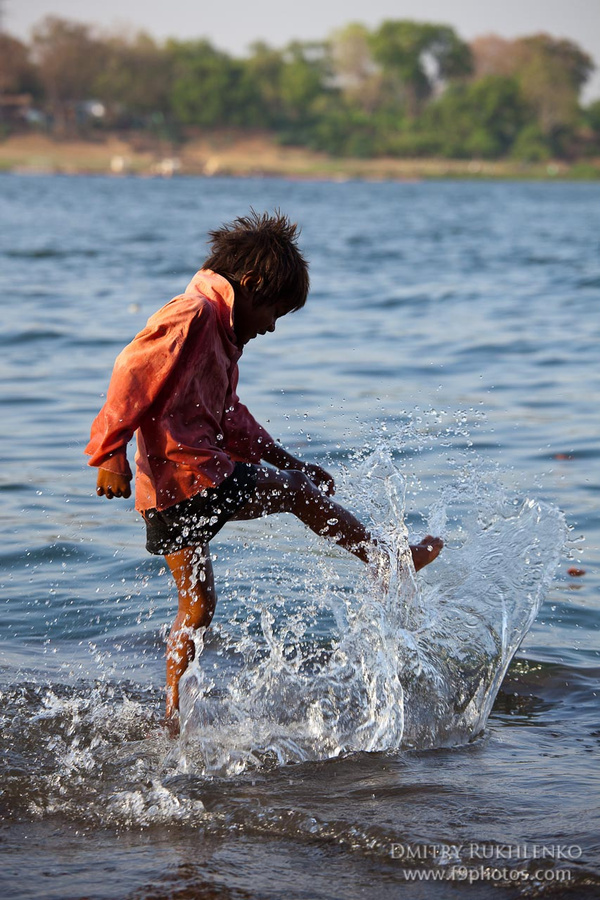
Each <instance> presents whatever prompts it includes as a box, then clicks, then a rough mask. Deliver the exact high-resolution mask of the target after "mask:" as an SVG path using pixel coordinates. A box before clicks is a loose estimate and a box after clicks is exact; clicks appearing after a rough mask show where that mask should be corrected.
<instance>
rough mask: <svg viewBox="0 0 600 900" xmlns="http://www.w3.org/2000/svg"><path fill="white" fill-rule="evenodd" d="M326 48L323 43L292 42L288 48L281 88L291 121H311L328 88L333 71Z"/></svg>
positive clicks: (284, 106)
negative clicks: (315, 106)
mask: <svg viewBox="0 0 600 900" xmlns="http://www.w3.org/2000/svg"><path fill="white" fill-rule="evenodd" d="M326 49H327V48H326V45H325V44H324V43H322V42H305V43H303V42H300V41H293V42H292V43H291V44H288V46H287V47H286V49H285V51H284V54H283V63H284V65H283V68H282V70H281V76H280V82H279V89H280V93H281V101H282V105H283V109H284V114H285V117H286V118H287V119H288V121H291V122H302V121H307V120H309V119H310V118H311V116H312V114H313V104H314V103H315V101H316V99H317V98H318V97H319V96H320V95H321V94H322V93H324V92H325V91H326V90H327V88H326V81H327V79H328V77H329V76H330V72H329V68H328V58H327V53H326Z"/></svg>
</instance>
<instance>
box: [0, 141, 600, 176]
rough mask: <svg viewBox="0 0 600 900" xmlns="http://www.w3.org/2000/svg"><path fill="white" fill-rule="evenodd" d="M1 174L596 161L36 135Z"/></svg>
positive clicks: (480, 168)
mask: <svg viewBox="0 0 600 900" xmlns="http://www.w3.org/2000/svg"><path fill="white" fill-rule="evenodd" d="M0 171H5V172H6V171H10V172H22V173H27V174H40V173H43V174H48V173H56V174H64V175H82V174H94V175H96V174H113V175H115V176H119V175H120V176H123V175H140V176H162V177H171V176H173V175H204V176H213V175H229V176H245V177H247V176H264V177H284V178H298V179H326V180H337V181H345V180H350V179H365V180H371V181H386V180H391V181H414V180H422V179H429V178H473V179H475V178H493V179H547V180H555V179H582V180H584V179H589V180H600V159H594V160H585V161H578V162H575V163H565V162H563V161H550V162H543V163H542V162H538V163H523V162H516V161H512V160H451V159H396V158H391V157H388V158H378V159H355V158H334V157H331V156H327V155H326V154H324V153H315V152H312V151H310V150H307V149H305V148H303V147H286V146H281V145H280V144H278V143H277V142H276V141H274V140H273V139H272V138H270V137H269V136H268V135H265V134H240V133H232V132H218V133H211V134H207V135H206V136H200V137H196V138H194V139H191V140H189V141H187V142H185V143H184V144H181V145H174V144H171V143H170V142H167V141H160V140H157V139H154V138H151V137H149V136H147V135H144V134H139V135H134V136H131V137H128V138H127V139H124V138H122V137H120V136H118V135H107V136H102V137H101V138H96V139H93V140H81V139H67V140H54V139H51V138H48V137H45V136H42V135H39V134H29V135H14V136H11V137H9V138H7V139H5V140H4V141H2V142H0Z"/></svg>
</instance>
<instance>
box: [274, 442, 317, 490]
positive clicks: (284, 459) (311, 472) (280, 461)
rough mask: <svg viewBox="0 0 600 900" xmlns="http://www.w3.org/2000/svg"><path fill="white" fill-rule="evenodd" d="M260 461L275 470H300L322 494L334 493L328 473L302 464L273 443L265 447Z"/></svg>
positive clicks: (279, 445) (313, 466)
mask: <svg viewBox="0 0 600 900" xmlns="http://www.w3.org/2000/svg"><path fill="white" fill-rule="evenodd" d="M262 459H264V461H265V462H266V463H269V464H270V465H272V466H275V467H276V468H277V469H300V471H301V472H304V474H305V475H307V476H308V478H310V480H311V481H312V482H313V483H314V484H316V486H317V487H318V488H320V489H321V490H322V491H323V493H324V494H334V493H335V482H334V480H333V478H332V477H331V475H330V474H329V472H326V471H325V469H323V468H321V466H317V465H315V464H314V463H307V462H303V461H302V460H301V459H298V458H297V457H295V456H292V454H291V453H288V451H287V450H284V449H283V447H282V446H281V444H277V443H275V441H273V442H272V443H270V444H269V445H268V446H265V449H264V450H263V453H262Z"/></svg>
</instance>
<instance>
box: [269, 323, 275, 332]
mask: <svg viewBox="0 0 600 900" xmlns="http://www.w3.org/2000/svg"><path fill="white" fill-rule="evenodd" d="M267 331H275V322H271V324H270V325H269V327H268V328H267Z"/></svg>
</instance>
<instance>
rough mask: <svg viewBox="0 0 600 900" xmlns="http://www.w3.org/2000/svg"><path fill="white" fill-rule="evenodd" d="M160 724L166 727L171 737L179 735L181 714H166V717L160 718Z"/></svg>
mask: <svg viewBox="0 0 600 900" xmlns="http://www.w3.org/2000/svg"><path fill="white" fill-rule="evenodd" d="M160 724H161V725H162V727H163V728H164V729H166V732H167V734H168V735H169V737H170V738H176V737H179V716H178V715H177V714H175V715H174V716H165V718H164V719H161V720H160Z"/></svg>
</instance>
